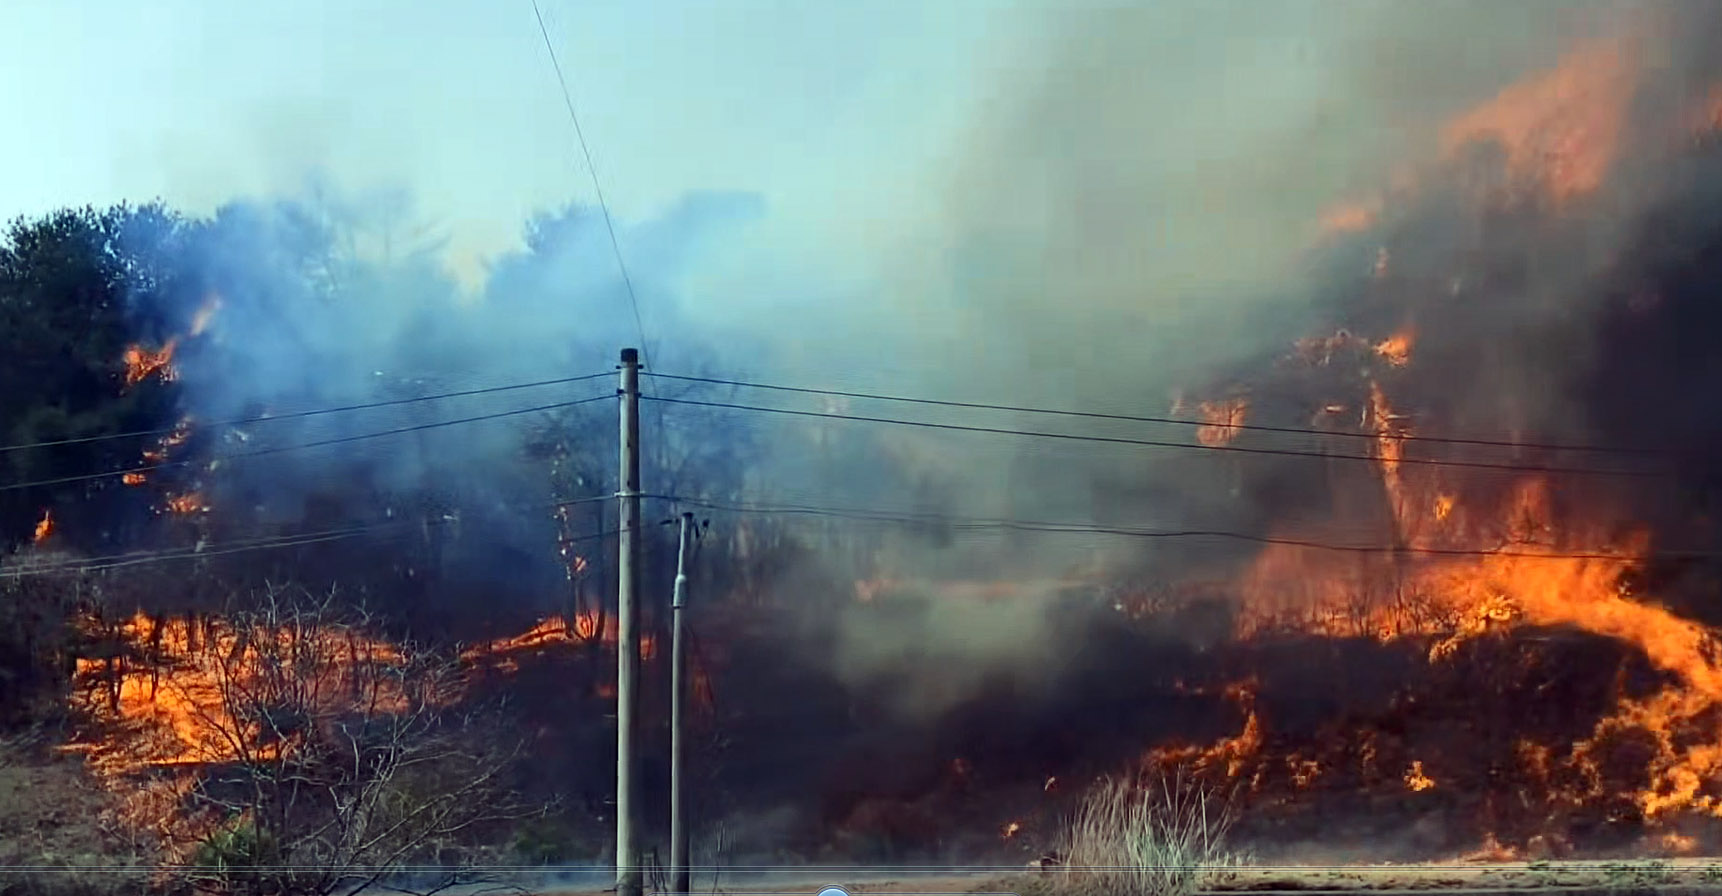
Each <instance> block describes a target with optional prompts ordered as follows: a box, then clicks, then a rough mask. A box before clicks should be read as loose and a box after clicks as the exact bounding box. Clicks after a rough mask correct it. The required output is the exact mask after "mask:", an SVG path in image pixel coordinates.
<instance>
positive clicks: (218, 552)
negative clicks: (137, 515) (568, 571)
mask: <svg viewBox="0 0 1722 896" xmlns="http://www.w3.org/2000/svg"><path fill="white" fill-rule="evenodd" d="M614 497H615V496H614V495H592V496H589V497H585V498H572V499H568V500H564V501H556V502H552V503H549V504H544V505H540V506H535V507H530V508H520V509H521V510H522V511H523V512H524V511H526V510H547V509H553V508H559V507H570V506H573V505H576V504H590V503H594V502H598V501H609V500H611V499H613V498H614ZM449 522H451V521H450V520H447V519H442V520H435V521H426V520H397V521H395V522H390V523H374V524H371V525H364V526H350V527H347V528H344V529H328V530H324V531H321V532H299V533H293V534H289V535H274V536H261V537H257V538H242V539H235V540H233V541H231V542H226V543H223V544H219V545H214V546H200V547H192V548H181V549H173V550H165V551H134V552H131V553H128V554H110V555H108V556H105V557H84V558H80V559H77V560H68V561H66V562H64V563H56V564H44V565H41V566H25V567H23V568H20V569H0V578H21V577H23V576H28V575H48V574H51V573H59V572H67V571H72V570H76V571H79V572H99V571H101V570H106V569H118V568H121V567H127V566H136V565H138V564H143V563H155V562H161V561H168V560H196V559H200V558H203V557H220V556H225V555H228V554H241V553H245V552H248V551H262V550H276V549H279V548H289V547H298V546H301V545H308V544H321V543H324V542H329V541H339V540H342V539H346V538H354V537H357V536H360V535H371V534H375V533H378V532H386V531H390V530H395V529H411V528H418V527H421V526H426V525H439V526H440V525H446V524H447V523H449ZM614 534H616V533H615V532H614V531H611V530H606V531H603V532H597V533H593V534H590V535H582V536H578V537H575V538H569V539H560V540H558V543H559V544H574V543H578V542H582V541H590V540H592V539H594V538H603V537H606V536H609V535H614Z"/></svg>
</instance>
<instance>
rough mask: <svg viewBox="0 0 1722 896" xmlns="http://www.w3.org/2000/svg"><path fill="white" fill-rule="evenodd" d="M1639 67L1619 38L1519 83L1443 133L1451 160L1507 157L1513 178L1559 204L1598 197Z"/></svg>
mask: <svg viewBox="0 0 1722 896" xmlns="http://www.w3.org/2000/svg"><path fill="white" fill-rule="evenodd" d="M1638 63H1639V60H1638V59H1637V57H1636V54H1635V53H1634V48H1633V46H1632V45H1631V44H1630V43H1629V42H1627V41H1625V40H1622V39H1609V40H1599V41H1596V42H1594V43H1590V44H1587V45H1584V46H1581V47H1579V48H1577V49H1575V50H1573V51H1572V52H1570V53H1568V54H1567V55H1566V56H1565V57H1563V58H1562V59H1561V60H1560V62H1559V63H1558V64H1556V65H1555V66H1554V68H1552V69H1550V70H1548V71H1546V72H1541V73H1538V74H1534V75H1532V76H1531V77H1529V78H1527V79H1525V80H1523V81H1520V82H1519V83H1517V84H1514V85H1512V86H1510V87H1508V88H1506V89H1505V90H1502V91H1501V92H1500V93H1498V94H1496V95H1495V96H1494V97H1493V98H1492V99H1490V100H1489V101H1487V102H1485V103H1483V104H1482V105H1480V106H1477V107H1476V108H1473V109H1471V110H1469V111H1467V112H1465V113H1463V114H1461V115H1459V116H1458V117H1456V118H1454V119H1453V120H1452V121H1451V122H1449V123H1448V124H1447V126H1446V127H1445V128H1443V130H1442V134H1441V142H1442V147H1443V150H1444V151H1445V152H1446V153H1447V154H1448V156H1450V157H1451V156H1455V155H1457V154H1458V153H1459V152H1460V151H1462V150H1464V149H1466V148H1467V147H1469V146H1472V145H1475V144H1477V143H1492V144H1495V145H1498V146H1500V147H1501V148H1502V149H1503V150H1504V151H1505V153H1506V162H1507V167H1508V171H1509V173H1510V176H1511V177H1512V178H1513V179H1514V180H1515V181H1517V182H1519V183H1524V184H1534V185H1536V186H1537V187H1540V188H1541V189H1543V190H1544V191H1546V192H1547V194H1548V195H1549V196H1550V197H1551V198H1552V199H1554V200H1556V201H1560V200H1565V199H1571V198H1574V197H1577V196H1581V195H1584V194H1586V193H1590V192H1592V191H1594V190H1595V189H1596V188H1597V187H1598V186H1601V184H1602V182H1603V180H1604V178H1606V177H1607V176H1608V172H1609V169H1610V167H1611V166H1612V165H1613V164H1614V161H1615V159H1616V157H1617V156H1618V154H1619V149H1620V141H1621V136H1622V131H1623V129H1624V127H1625V124H1626V115H1627V109H1628V106H1629V105H1630V103H1631V100H1632V97H1633V96H1634V94H1635V92H1636V90H1637V88H1638V84H1639V79H1638V72H1639V67H1638Z"/></svg>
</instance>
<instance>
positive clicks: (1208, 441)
mask: <svg viewBox="0 0 1722 896" xmlns="http://www.w3.org/2000/svg"><path fill="white" fill-rule="evenodd" d="M1249 409H1250V403H1249V400H1248V399H1246V398H1241V397H1236V398H1228V399H1222V400H1220V401H1204V402H1202V404H1201V406H1200V410H1201V413H1202V425H1201V426H1199V427H1197V428H1196V441H1198V442H1201V443H1202V444H1204V445H1207V446H1209V447H1218V446H1220V445H1226V444H1229V443H1230V442H1231V441H1232V440H1233V439H1235V438H1237V437H1238V427H1239V426H1242V425H1243V424H1244V418H1245V415H1246V414H1247V413H1248V412H1249Z"/></svg>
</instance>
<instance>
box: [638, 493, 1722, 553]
mask: <svg viewBox="0 0 1722 896" xmlns="http://www.w3.org/2000/svg"><path fill="white" fill-rule="evenodd" d="M644 497H648V498H653V499H656V500H661V501H670V502H674V503H678V504H686V505H689V506H692V507H703V508H706V509H709V510H717V511H728V512H735V513H759V514H773V515H788V516H820V517H832V518H836V519H848V520H857V521H862V522H883V523H903V524H910V525H934V524H936V525H942V526H946V527H948V528H952V529H956V530H1006V531H1018V532H1046V533H1057V534H1070V535H1120V536H1129V537H1133V538H1165V539H1177V538H1214V539H1226V540H1231V541H1247V542H1252V543H1255V544H1271V545H1286V546H1289V547H1300V548H1311V549H1314V550H1322V551H1338V552H1342V553H1353V554H1423V555H1429V556H1443V557H1522V558H1529V559H1555V560H1616V561H1623V560H1632V559H1638V558H1656V559H1668V560H1674V559H1718V558H1722V553H1718V552H1714V551H1652V552H1650V553H1648V554H1639V555H1627V554H1617V553H1607V552H1602V551H1597V552H1589V553H1584V552H1579V553H1572V552H1552V551H1511V550H1488V549H1478V548H1473V549H1464V548H1422V547H1414V546H1409V545H1407V546H1398V545H1345V544H1333V543H1330V542H1323V541H1312V540H1306V539H1297V538H1277V537H1273V536H1265V535H1252V534H1250V533H1247V532H1230V531H1225V530H1219V529H1145V528H1136V527H1129V526H1102V525H1098V524H1092V523H1069V522H1047V521H1041V520H1019V519H1007V518H986V517H960V516H950V515H945V514H928V513H907V512H900V511H890V510H877V509H868V508H843V507H819V506H812V505H795V504H786V505H760V504H735V503H725V502H719V501H709V500H706V499H702V498H689V497H683V496H677V495H646V496H644Z"/></svg>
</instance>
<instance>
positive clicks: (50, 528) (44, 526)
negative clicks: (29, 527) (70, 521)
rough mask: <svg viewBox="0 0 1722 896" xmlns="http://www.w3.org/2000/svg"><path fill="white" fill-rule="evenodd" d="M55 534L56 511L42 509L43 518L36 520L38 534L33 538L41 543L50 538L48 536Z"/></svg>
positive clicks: (37, 542)
mask: <svg viewBox="0 0 1722 896" xmlns="http://www.w3.org/2000/svg"><path fill="white" fill-rule="evenodd" d="M53 534H54V512H53V511H52V510H44V511H42V518H41V519H40V520H37V521H36V534H35V536H34V539H33V540H34V542H35V543H36V544H41V543H42V542H44V541H47V540H48V536H50V535H53Z"/></svg>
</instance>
